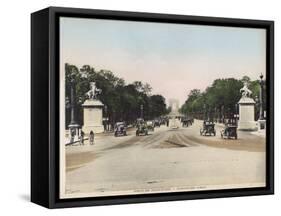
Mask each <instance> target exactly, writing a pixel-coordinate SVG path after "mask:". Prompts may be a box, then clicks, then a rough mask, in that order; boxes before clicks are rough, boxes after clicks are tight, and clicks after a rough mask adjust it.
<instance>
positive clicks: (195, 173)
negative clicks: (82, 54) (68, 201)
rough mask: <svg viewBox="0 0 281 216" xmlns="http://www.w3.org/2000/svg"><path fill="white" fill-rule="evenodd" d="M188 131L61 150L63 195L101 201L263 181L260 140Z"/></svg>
mask: <svg viewBox="0 0 281 216" xmlns="http://www.w3.org/2000/svg"><path fill="white" fill-rule="evenodd" d="M201 124H202V122H200V121H195V124H194V125H193V126H191V127H188V128H180V129H176V130H172V129H169V128H167V127H166V126H161V127H160V128H156V129H155V131H154V132H151V133H150V134H149V135H148V136H138V137H137V136H135V130H130V131H128V136H125V137H117V138H116V137H114V136H112V135H111V134H110V135H101V136H98V137H97V139H96V142H95V145H93V146H89V145H85V146H71V147H67V148H66V193H67V194H68V195H69V196H70V197H72V196H93V195H96V196H103V195H109V194H124V193H128V194H130V193H153V192H162V191H170V190H204V189H212V188H223V187H233V188H234V187H243V186H244V187H245V186H246V187H251V186H260V185H264V182H265V139H264V138H263V137H259V136H257V135H254V134H251V133H249V132H239V134H238V136H239V138H238V140H223V139H221V138H220V134H219V131H220V130H221V129H222V128H221V127H220V126H216V130H217V136H216V137H211V136H208V137H204V136H200V135H199V129H200V127H201Z"/></svg>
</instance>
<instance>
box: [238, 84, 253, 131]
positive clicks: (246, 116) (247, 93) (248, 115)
mask: <svg viewBox="0 0 281 216" xmlns="http://www.w3.org/2000/svg"><path fill="white" fill-rule="evenodd" d="M240 92H241V93H242V97H241V99H240V100H239V102H238V104H239V121H238V129H239V130H246V131H254V130H257V123H256V122H255V103H256V102H255V101H254V100H253V98H251V95H252V91H251V90H250V89H249V88H248V82H246V81H245V82H244V86H243V88H241V89H240Z"/></svg>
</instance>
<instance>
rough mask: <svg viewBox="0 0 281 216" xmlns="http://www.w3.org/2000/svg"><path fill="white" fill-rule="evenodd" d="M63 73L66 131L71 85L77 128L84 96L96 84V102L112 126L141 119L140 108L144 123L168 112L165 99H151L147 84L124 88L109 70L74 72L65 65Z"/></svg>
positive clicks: (81, 70) (138, 82) (73, 69)
mask: <svg viewBox="0 0 281 216" xmlns="http://www.w3.org/2000/svg"><path fill="white" fill-rule="evenodd" d="M65 73H66V75H65V76H66V85H65V87H66V89H65V95H66V127H67V125H68V124H69V122H70V98H71V97H70V96H71V95H70V94H71V93H70V92H71V91H70V90H71V85H73V87H74V89H75V90H76V91H75V93H76V96H75V112H76V116H78V118H77V120H78V123H79V124H81V125H82V124H83V118H82V112H83V110H82V106H81V105H82V104H83V103H84V101H85V100H86V99H87V96H86V92H87V91H89V90H90V82H96V87H97V88H99V89H101V90H102V92H101V94H100V95H98V99H99V100H101V101H102V103H103V104H104V105H105V109H104V116H106V117H108V118H109V121H110V122H111V123H112V124H114V123H115V122H117V121H126V122H127V123H132V122H134V121H135V120H136V119H137V118H139V117H140V115H141V106H142V107H143V114H144V118H145V119H154V118H157V117H159V116H161V115H165V114H167V112H168V109H167V108H166V102H165V98H164V97H163V96H161V95H151V90H152V87H151V86H150V85H149V84H148V83H142V82H140V81H135V82H133V83H130V84H127V85H126V83H125V81H124V80H123V79H122V78H119V77H117V76H115V75H114V73H113V72H111V71H109V70H100V71H96V70H95V69H94V68H93V67H91V66H89V65H84V66H83V67H82V68H81V69H78V68H77V67H76V66H74V65H70V64H65Z"/></svg>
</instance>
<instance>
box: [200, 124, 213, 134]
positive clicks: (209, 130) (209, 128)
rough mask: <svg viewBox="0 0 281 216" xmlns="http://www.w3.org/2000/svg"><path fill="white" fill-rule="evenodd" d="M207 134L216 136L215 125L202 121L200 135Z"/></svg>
mask: <svg viewBox="0 0 281 216" xmlns="http://www.w3.org/2000/svg"><path fill="white" fill-rule="evenodd" d="M207 134H208V135H214V136H216V130H215V124H214V123H213V122H212V121H204V122H203V128H201V129H200V135H204V136H206V135H207Z"/></svg>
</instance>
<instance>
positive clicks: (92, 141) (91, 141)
mask: <svg viewBox="0 0 281 216" xmlns="http://www.w3.org/2000/svg"><path fill="white" fill-rule="evenodd" d="M94 138H95V134H94V132H93V131H91V132H90V145H94Z"/></svg>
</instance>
